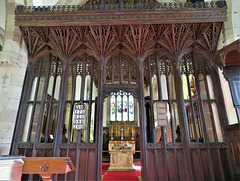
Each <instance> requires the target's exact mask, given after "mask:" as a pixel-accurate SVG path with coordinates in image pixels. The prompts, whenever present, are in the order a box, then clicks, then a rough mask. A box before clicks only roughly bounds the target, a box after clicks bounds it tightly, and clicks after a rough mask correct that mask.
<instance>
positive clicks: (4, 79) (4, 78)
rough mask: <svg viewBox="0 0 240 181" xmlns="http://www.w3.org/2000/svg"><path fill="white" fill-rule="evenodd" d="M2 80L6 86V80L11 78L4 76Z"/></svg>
mask: <svg viewBox="0 0 240 181" xmlns="http://www.w3.org/2000/svg"><path fill="white" fill-rule="evenodd" d="M2 78H3V84H5V82H6V79H7V78H9V77H8V76H7V75H6V74H5V75H4V76H2Z"/></svg>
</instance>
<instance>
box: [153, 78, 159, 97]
mask: <svg viewBox="0 0 240 181" xmlns="http://www.w3.org/2000/svg"><path fill="white" fill-rule="evenodd" d="M152 94H153V100H158V81H157V76H156V75H154V76H153V77H152Z"/></svg>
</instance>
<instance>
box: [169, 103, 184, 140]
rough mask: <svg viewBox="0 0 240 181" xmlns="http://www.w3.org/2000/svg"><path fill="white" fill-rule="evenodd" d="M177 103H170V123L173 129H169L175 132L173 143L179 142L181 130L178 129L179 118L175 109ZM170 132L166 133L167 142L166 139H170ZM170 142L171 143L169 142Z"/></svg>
mask: <svg viewBox="0 0 240 181" xmlns="http://www.w3.org/2000/svg"><path fill="white" fill-rule="evenodd" d="M177 106H178V105H177V103H175V102H173V103H172V114H173V115H172V119H173V120H172V121H173V125H174V128H171V129H173V130H174V132H175V141H176V142H181V141H182V140H181V128H180V125H179V116H178V108H177ZM170 134H171V133H170V132H169V131H167V135H166V136H167V140H168V137H169V138H170ZM170 142H171V141H170Z"/></svg>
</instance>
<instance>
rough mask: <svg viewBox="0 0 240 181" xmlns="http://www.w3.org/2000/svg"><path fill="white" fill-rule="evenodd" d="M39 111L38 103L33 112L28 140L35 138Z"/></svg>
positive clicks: (32, 140) (31, 140)
mask: <svg viewBox="0 0 240 181" xmlns="http://www.w3.org/2000/svg"><path fill="white" fill-rule="evenodd" d="M39 111H40V104H37V105H36V107H35V112H34V117H33V122H32V130H31V138H30V142H34V140H35V136H36V131H37V123H38V117H39Z"/></svg>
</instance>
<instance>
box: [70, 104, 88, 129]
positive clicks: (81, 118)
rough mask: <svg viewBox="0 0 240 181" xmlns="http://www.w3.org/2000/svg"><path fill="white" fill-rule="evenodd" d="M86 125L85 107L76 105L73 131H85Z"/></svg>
mask: <svg viewBox="0 0 240 181" xmlns="http://www.w3.org/2000/svg"><path fill="white" fill-rule="evenodd" d="M84 125H85V106H84V104H83V103H76V104H75V106H74V112H73V129H77V130H80V129H84Z"/></svg>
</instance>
